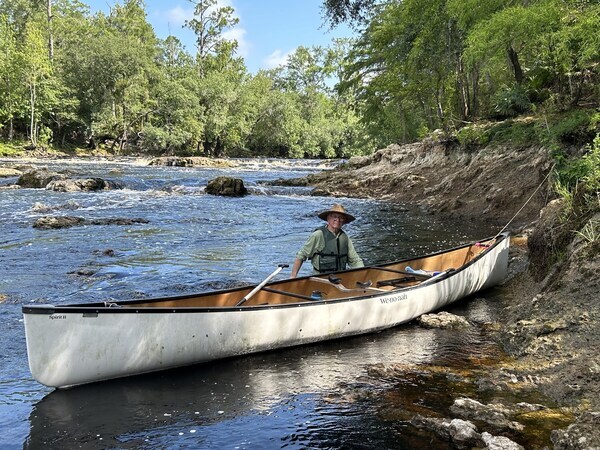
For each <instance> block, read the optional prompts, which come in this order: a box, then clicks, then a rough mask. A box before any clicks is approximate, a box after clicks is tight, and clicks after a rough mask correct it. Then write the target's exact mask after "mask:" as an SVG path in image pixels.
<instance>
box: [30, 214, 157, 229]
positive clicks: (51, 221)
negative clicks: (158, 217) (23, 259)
mask: <svg viewBox="0 0 600 450" xmlns="http://www.w3.org/2000/svg"><path fill="white" fill-rule="evenodd" d="M136 223H149V221H148V220H147V219H139V218H135V219H125V218H107V219H84V218H82V217H72V216H55V217H52V216H44V217H40V218H39V219H37V220H36V221H35V223H34V224H33V228H38V229H42V230H49V229H57V228H70V227H74V226H78V225H133V224H136Z"/></svg>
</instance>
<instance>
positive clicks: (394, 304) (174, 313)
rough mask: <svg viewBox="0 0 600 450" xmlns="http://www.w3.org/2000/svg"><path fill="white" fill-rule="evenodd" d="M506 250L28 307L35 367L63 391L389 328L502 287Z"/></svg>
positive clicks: (504, 238) (503, 240)
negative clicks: (169, 293) (190, 291)
mask: <svg viewBox="0 0 600 450" xmlns="http://www.w3.org/2000/svg"><path fill="white" fill-rule="evenodd" d="M508 247H509V237H508V234H501V235H498V236H496V237H494V238H489V239H486V240H483V241H481V242H477V243H471V244H467V245H463V246H460V247H457V248H454V249H450V250H447V251H443V252H438V253H434V254H430V255H427V256H423V257H419V258H414V259H410V260H403V261H398V262H394V263H390V264H385V265H381V266H372V267H365V268H361V269H354V270H348V271H344V272H337V273H335V274H333V275H320V276H318V277H312V276H309V277H302V278H296V279H287V280H282V281H275V282H269V283H265V284H264V285H262V286H261V285H259V286H260V289H258V290H257V289H256V287H255V286H248V287H242V288H236V289H229V290H223V291H214V292H208V293H202V294H196V295H187V296H179V297H168V298H156V299H146V300H134V301H119V302H110V303H109V302H104V303H89V304H71V305H60V306H54V305H34V306H23V316H24V324H25V335H26V339H27V352H28V358H29V368H30V370H31V373H32V375H33V377H34V378H35V379H36V380H37V381H38V382H40V383H42V384H44V385H46V386H51V387H57V388H63V387H69V386H74V385H78V384H84V383H90V382H95V381H101V380H107V379H111V378H118V377H124V376H130V375H136V374H141V373H146V372H152V371H158V370H164V369H169V368H174V367H180V366H185V365H190V364H196V363H201V362H206V361H211V360H216V359H221V358H227V357H232V356H236V355H243V354H247V353H254V352H261V351H266V350H272V349H277V348H283V347H289V346H295V345H302V344H308V343H311V342H318V341H324V340H328V339H336V338H341V337H345V336H353V335H357V334H363V333H370V332H373V331H378V330H382V329H385V328H390V327H393V326H395V325H399V324H402V323H405V322H408V321H410V320H412V319H414V318H416V317H418V316H420V315H422V314H425V313H428V312H431V311H434V310H437V309H439V308H442V307H444V306H446V305H448V304H449V303H451V302H453V301H455V300H457V299H460V298H463V297H465V296H467V295H470V294H472V293H474V292H476V291H479V290H481V289H485V288H488V287H491V286H493V285H495V284H497V283H499V282H500V281H502V280H503V279H504V277H505V276H506V270H507V265H508ZM407 266H409V267H410V269H414V270H417V271H421V272H426V274H425V275H419V274H416V275H415V274H412V273H407V269H406V268H407ZM410 269H409V270H410ZM437 272H440V273H437ZM430 274H431V275H430ZM315 291H316V292H315ZM314 294H318V296H320V299H317V300H315V299H314V298H313V297H314ZM244 298H248V300H246V301H244V302H243V304H241V305H240V304H239V303H240V301H241V300H242V299H244Z"/></svg>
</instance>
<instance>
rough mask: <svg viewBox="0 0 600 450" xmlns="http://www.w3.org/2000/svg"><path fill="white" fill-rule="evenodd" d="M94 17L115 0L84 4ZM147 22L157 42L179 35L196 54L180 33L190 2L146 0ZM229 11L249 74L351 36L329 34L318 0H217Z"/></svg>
mask: <svg viewBox="0 0 600 450" xmlns="http://www.w3.org/2000/svg"><path fill="white" fill-rule="evenodd" d="M84 3H87V4H88V5H89V6H90V8H91V9H92V12H95V11H98V10H102V11H104V12H107V11H108V8H109V5H110V6H112V5H114V4H115V3H116V2H115V1H114V0H87V1H86V0H84ZM145 3H146V12H147V19H148V22H150V24H151V25H152V26H153V27H154V30H155V32H156V34H157V36H158V37H159V38H163V39H164V38H165V37H166V36H168V35H169V33H170V34H173V35H174V36H177V37H178V38H179V39H180V40H181V41H182V42H183V44H184V45H185V46H186V49H187V50H188V52H190V53H194V52H195V47H194V42H195V36H194V34H193V33H192V32H191V31H190V30H188V29H184V28H182V25H183V23H184V22H185V20H188V19H190V18H191V17H192V15H193V11H194V5H193V4H192V3H191V2H190V1H188V0H146V2H145ZM219 3H220V4H221V5H227V6H232V7H233V8H234V10H235V14H236V16H237V17H238V18H239V20H240V21H239V24H238V25H237V26H236V27H235V29H233V30H231V31H230V32H229V36H228V37H229V38H235V39H236V40H237V41H238V44H239V48H238V54H239V56H242V57H243V58H244V59H245V60H246V66H247V68H248V70H249V71H250V72H252V73H256V71H258V70H259V69H269V68H273V67H276V66H278V65H280V64H283V63H284V62H285V58H286V57H287V55H289V54H290V53H292V52H293V51H294V50H295V49H296V48H297V47H298V46H301V45H302V46H305V47H312V46H315V45H322V46H325V45H328V44H329V43H330V42H331V41H332V39H334V38H337V37H349V36H351V31H350V30H349V28H347V27H337V28H336V29H334V30H329V27H328V25H327V24H326V23H324V20H323V18H322V12H321V6H322V4H323V2H322V0H219Z"/></svg>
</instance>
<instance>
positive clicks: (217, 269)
mask: <svg viewBox="0 0 600 450" xmlns="http://www.w3.org/2000/svg"><path fill="white" fill-rule="evenodd" d="M0 162H1V161H0ZM241 162H242V163H243V164H242V165H241V166H240V168H237V169H212V168H210V169H209V168H177V167H155V166H147V165H142V164H139V163H136V162H135V161H127V160H124V161H119V162H106V161H91V162H90V161H86V162H82V161H68V160H65V161H44V162H35V161H34V162H31V161H30V162H27V164H29V165H33V166H35V167H42V166H43V167H48V168H49V169H50V170H54V171H67V172H68V173H69V175H70V176H71V177H72V178H88V177H92V176H96V177H102V178H105V179H109V180H112V181H116V182H119V183H121V184H122V185H123V189H116V190H110V191H101V192H91V193H89V192H85V193H81V192H80V193H63V192H52V191H47V190H43V189H3V188H1V187H0V230H1V232H0V299H1V300H0V319H1V320H0V448H5V447H6V448H30V449H37V448H92V449H96V448H97V449H103V448H148V449H163V448H215V449H216V448H219V449H220V448H232V449H238V448H283V447H285V448H344V447H345V448H418V447H422V446H431V445H432V444H431V443H432V442H436V441H435V438H434V437H432V436H427V435H422V434H421V433H420V432H417V431H416V430H415V429H412V428H411V427H410V426H409V425H408V422H407V420H405V419H406V418H404V417H403V416H402V414H399V411H398V408H399V407H398V406H397V405H398V402H397V401H395V400H393V397H394V393H396V394H395V395H398V394H397V391H396V390H395V387H394V386H393V385H390V383H389V382H387V381H385V380H384V379H381V377H378V376H373V375H372V374H371V372H370V369H372V368H373V367H376V366H377V365H381V364H424V363H428V364H430V363H433V364H435V363H444V364H446V363H448V361H451V362H453V364H460V363H462V362H463V361H467V360H468V359H469V358H471V357H473V355H475V357H477V355H480V354H484V353H485V352H486V351H488V350H489V349H488V348H487V345H488V344H487V343H486V341H485V338H484V337H482V336H480V335H479V334H478V333H477V332H471V333H463V334H456V333H455V332H451V331H447V330H424V329H421V328H418V327H416V326H415V325H413V324H407V325H405V326H401V327H397V328H395V329H393V330H388V331H386V332H384V333H379V334H373V335H368V336H362V337H355V338H351V339H345V340H339V341H333V342H327V343H322V344H318V345H310V346H304V347H298V348H293V349H288V350H283V351H275V352H270V353H263V354H257V355H250V356H246V357H241V358H235V359H231V360H226V361H221V362H217V363H211V364H204V365H197V366H193V367H188V368H185V369H178V370H171V371H166V372H162V373H156V374H150V375H144V376H139V377H132V378H129V379H122V380H114V381H110V382H105V383H97V384H92V385H88V386H82V387H79V388H73V389H69V390H64V391H53V390H52V389H49V388H46V387H44V386H42V385H40V384H38V383H36V382H35V381H34V380H33V379H32V378H31V375H30V374H29V370H28V366H27V353H26V345H25V337H24V331H23V323H22V315H21V306H22V305H24V304H30V303H52V304H63V303H72V302H88V301H99V300H107V299H131V298H146V297H157V296H167V295H182V294H188V293H193V292H200V291H206V290H210V289H219V288H226V287H231V286H236V285H239V284H247V283H258V282H259V281H261V280H262V279H263V278H265V277H266V276H268V275H269V274H270V273H271V272H273V270H274V269H275V268H276V267H277V264H279V263H289V264H291V263H292V262H293V257H294V254H295V252H296V251H297V250H298V249H299V248H300V246H301V245H302V244H303V242H304V240H305V239H306V238H307V237H308V234H309V233H310V232H311V231H312V230H313V229H315V228H316V227H318V226H320V224H321V222H320V220H319V219H318V218H316V213H317V212H319V211H321V210H323V209H325V208H327V207H329V206H331V204H332V203H333V202H337V201H340V202H342V203H343V204H344V206H345V207H346V208H347V209H348V210H349V211H350V212H352V213H353V214H354V215H356V216H357V218H358V219H357V220H356V221H355V222H353V223H352V224H351V225H348V226H347V227H346V231H347V232H348V234H349V235H350V237H351V238H352V239H353V241H354V244H355V247H356V248H357V250H358V251H359V253H360V254H361V256H362V257H363V259H364V260H365V263H366V264H376V263H382V262H385V261H390V260H395V259H400V258H404V257H408V256H412V255H415V254H422V253H425V252H431V251H437V250H441V249H443V248H448V247H451V246H454V245H458V244H461V243H464V242H467V241H470V240H474V239H478V238H481V237H485V236H488V235H491V234H493V233H494V232H496V231H497V230H495V229H490V228H487V227H486V226H484V225H482V224H475V223H465V222H460V223H451V222H448V221H444V222H442V221H441V220H440V219H437V218H436V217H435V216H432V215H427V214H424V213H422V212H419V211H415V210H411V209H408V208H405V207H403V206H402V205H397V204H390V203H385V202H381V201H375V200H365V199H346V198H345V199H331V198H323V197H313V196H310V189H308V188H299V187H276V186H269V185H266V184H264V183H263V182H264V181H269V180H275V179H278V178H292V177H298V176H303V175H306V174H308V173H311V172H314V171H315V170H320V169H322V166H320V165H319V163H317V162H314V163H311V162H308V163H307V162H306V161H281V160H263V161H256V160H254V161H253V160H248V161H241ZM11 163H14V161H11ZM219 175H228V176H235V177H239V178H242V179H243V180H244V183H245V185H246V186H247V187H248V188H249V190H250V192H251V195H249V196H246V197H243V198H224V197H216V196H211V195H207V194H205V192H204V187H205V186H206V184H207V182H208V181H209V180H210V179H212V178H214V177H216V176H219ZM15 181H16V179H14V178H13V179H0V185H8V184H10V183H14V182H15ZM46 215H70V216H78V217H83V218H85V219H98V218H102V219H105V218H126V219H136V218H141V219H145V220H147V221H148V222H147V223H138V224H132V225H85V226H75V227H72V228H65V229H56V230H41V229H37V228H34V227H33V226H32V225H33V223H34V222H35V220H36V219H38V218H39V217H42V216H46ZM309 266H310V264H308V263H306V264H304V267H303V269H302V272H301V275H302V274H308V273H309V272H310V267H309ZM287 270H288V272H286V271H284V272H282V274H281V275H280V277H283V276H287V275H289V269H287ZM455 309H456V310H457V311H459V312H460V313H461V314H463V315H465V316H466V317H467V318H470V319H471V320H476V321H477V320H478V321H485V320H488V319H489V316H490V315H493V302H490V301H486V300H485V299H481V298H478V299H476V300H475V299H471V300H470V301H467V302H461V303H459V304H458V306H456V307H455ZM282 326H285V324H282ZM98 339H102V336H98ZM465 349H468V351H466V350H465ZM416 389H417V388H416V387H415V390H416ZM419 389H420V388H419ZM428 389H429V390H430V391H431V392H430V393H433V394H434V397H435V396H437V397H438V400H437V402H439V403H444V401H445V397H444V395H443V393H442V392H441V391H442V390H443V389H441V388H440V386H437V387H436V386H435V385H432V386H431V387H428ZM436 389H438V390H440V392H439V395H438V393H436ZM391 399H392V400H391ZM394 405H395V406H394ZM426 408H432V409H434V405H427V406H426ZM391 411H393V412H391ZM434 446H435V445H434ZM442 448H444V447H442Z"/></svg>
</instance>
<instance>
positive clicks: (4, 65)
mask: <svg viewBox="0 0 600 450" xmlns="http://www.w3.org/2000/svg"><path fill="white" fill-rule="evenodd" d="M19 79H20V77H19V69H18V60H17V37H16V36H15V33H14V29H13V27H12V26H11V24H10V23H9V20H8V17H7V16H6V15H0V124H7V128H8V129H7V130H6V134H5V135H6V137H7V138H8V139H9V140H12V139H13V136H14V119H15V116H16V114H17V110H18V102H19V98H22V95H21V93H20V92H19V89H20V88H21V86H20V84H19ZM1 128H2V127H1V126H0V131H2V130H1Z"/></svg>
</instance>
